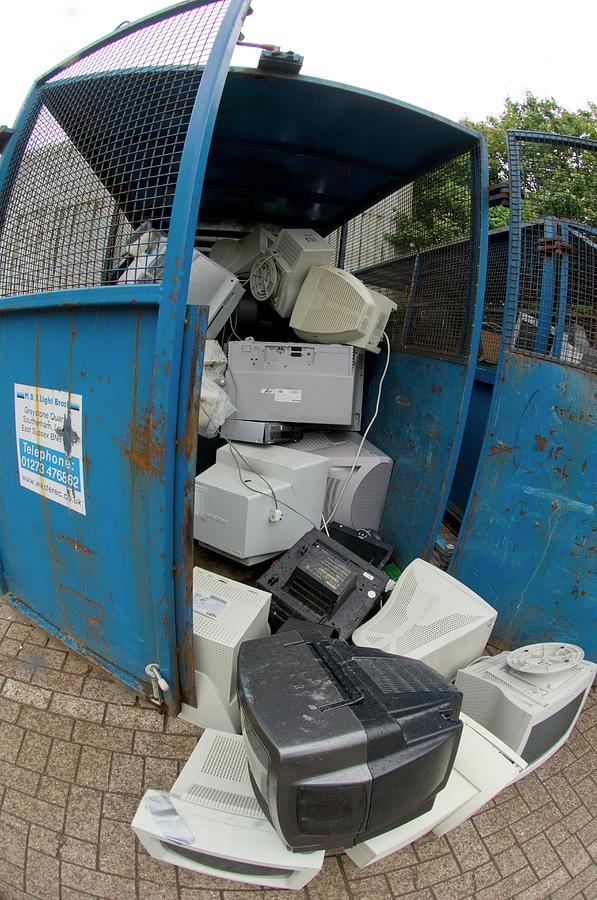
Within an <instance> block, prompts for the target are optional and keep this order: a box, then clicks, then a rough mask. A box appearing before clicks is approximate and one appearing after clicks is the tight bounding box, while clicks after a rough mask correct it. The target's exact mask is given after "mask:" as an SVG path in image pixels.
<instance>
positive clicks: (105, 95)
mask: <svg viewBox="0 0 597 900" xmlns="http://www.w3.org/2000/svg"><path fill="white" fill-rule="evenodd" d="M227 6H228V0H214V2H210V3H203V4H201V5H197V6H195V7H192V8H188V7H185V8H184V9H182V10H181V11H179V12H174V13H172V14H170V15H169V16H168V17H167V18H165V19H161V20H159V21H154V22H150V23H148V24H146V25H143V26H141V27H138V28H137V30H135V31H133V32H132V33H125V34H123V35H122V36H121V37H116V38H115V39H114V40H111V41H110V42H109V43H106V44H104V45H102V46H100V47H98V48H97V49H95V50H92V51H90V52H89V53H88V54H87V55H85V56H84V57H82V58H80V59H77V60H76V61H74V62H73V63H72V64H71V65H69V66H66V67H65V68H64V69H63V70H61V71H58V72H57V73H55V74H53V75H51V76H50V77H49V78H48V79H47V80H46V81H45V82H44V83H42V84H40V85H39V86H38V88H37V90H36V93H35V95H34V101H35V102H34V103H33V104H32V106H31V112H30V115H29V120H28V121H27V122H26V123H25V125H24V128H23V130H22V132H21V134H22V135H23V137H21V138H20V147H19V146H18V143H17V148H16V152H15V155H14V157H13V160H12V165H11V170H10V171H9V173H8V177H7V180H6V182H5V185H4V191H3V195H2V198H1V199H0V296H4V297H6V296H11V295H14V294H27V293H36V292H40V291H52V290H58V289H64V288H82V287H92V286H96V285H100V284H110V283H115V282H117V281H118V278H119V277H120V275H121V274H122V271H123V270H124V268H125V267H126V263H127V262H130V260H131V257H130V256H129V257H128V258H127V244H128V241H129V239H130V237H131V234H132V232H133V231H134V229H137V228H138V227H139V226H142V225H143V223H151V227H152V228H153V229H154V230H155V231H154V232H153V236H154V237H155V236H156V232H159V233H160V234H163V236H164V238H165V237H166V236H167V233H168V229H169V224H170V215H171V208H172V202H173V197H174V190H175V187H176V180H177V176H178V169H179V165H180V159H181V155H182V150H183V146H184V141H185V137H186V133H187V129H188V124H189V119H190V116H191V112H192V109H193V104H194V101H195V97H196V94H197V90H198V87H199V82H200V79H201V71H202V68H203V66H204V65H205V63H206V61H207V59H208V57H209V53H210V51H211V48H212V46H213V42H214V40H215V37H216V34H217V32H218V29H219V26H220V24H221V22H222V19H223V17H224V15H225V13H226V9H227ZM15 140H16V141H17V142H19V138H18V136H17V138H16V139H15ZM147 227H148V228H149V226H147ZM164 246H165V241H163V242H162V244H161V249H162V250H163V248H164ZM160 271H161V270H160V269H159V267H158V268H156V269H155V274H154V275H153V276H152V278H151V279H145V280H158V278H159V277H160Z"/></svg>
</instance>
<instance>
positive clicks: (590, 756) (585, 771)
mask: <svg viewBox="0 0 597 900" xmlns="http://www.w3.org/2000/svg"><path fill="white" fill-rule="evenodd" d="M2 690H4V688H3V689H2ZM596 770H597V752H596V751H595V750H590V751H589V752H588V753H585V755H584V756H581V757H580V759H577V760H576V761H575V762H573V763H572V764H571V765H569V766H566V768H565V769H564V775H565V776H566V778H567V779H568V781H569V782H570V784H571V785H575V784H576V783H577V782H579V781H582V780H583V778H586V776H587V775H592V774H593V773H594V772H595V771H596Z"/></svg>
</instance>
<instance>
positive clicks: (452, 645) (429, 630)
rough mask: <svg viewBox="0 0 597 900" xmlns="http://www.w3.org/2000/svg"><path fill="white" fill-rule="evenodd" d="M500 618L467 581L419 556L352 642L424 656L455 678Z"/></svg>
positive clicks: (439, 669) (406, 654) (472, 657)
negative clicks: (460, 579) (465, 582)
mask: <svg viewBox="0 0 597 900" xmlns="http://www.w3.org/2000/svg"><path fill="white" fill-rule="evenodd" d="M496 618H497V611H496V610H495V609H494V608H493V607H492V606H490V605H489V603H486V602H485V600H483V599H482V598H481V597H479V595H478V594H475V592H474V591H471V589H470V588H468V587H466V585H464V584H462V583H461V582H460V581H457V580H456V579H455V578H453V577H452V576H451V575H448V573H447V572H443V571H442V570H441V569H438V568H436V567H435V566H432V565H431V563H428V562H425V560H423V559H415V560H413V561H412V562H411V563H410V564H409V565H408V566H407V567H406V569H405V570H404V572H403V573H402V575H401V576H400V578H399V579H398V581H397V582H396V586H395V587H394V589H393V590H392V593H391V594H390V596H389V598H388V599H387V600H386V602H385V604H384V606H383V607H382V609H381V610H380V611H379V612H378V613H377V615H376V616H374V617H373V618H372V619H370V620H369V621H368V622H366V623H365V624H364V625H361V626H360V628H357V629H356V631H355V632H354V633H353V635H352V642H353V644H356V645H357V646H358V647H377V648H378V649H380V650H385V651H386V653H395V654H397V655H399V656H409V657H411V658H412V659H420V660H421V661H422V662H424V663H427V665H428V666H431V668H432V669H435V670H436V672H439V673H440V674H441V675H443V676H444V677H445V678H447V679H448V680H451V679H453V678H454V676H455V675H456V672H457V671H458V669H459V668H461V667H462V666H465V665H467V664H468V663H469V662H471V661H472V660H473V659H475V658H476V657H477V656H480V654H481V653H482V652H483V650H484V649H485V645H486V644H487V641H488V639H489V635H490V634H491V629H492V628H493V625H494V622H495V620H496ZM465 711H466V710H465ZM473 718H475V717H474V716H473Z"/></svg>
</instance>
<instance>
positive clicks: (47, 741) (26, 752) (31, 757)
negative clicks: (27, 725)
mask: <svg viewBox="0 0 597 900" xmlns="http://www.w3.org/2000/svg"><path fill="white" fill-rule="evenodd" d="M51 746H52V740H51V738H49V737H48V736H47V735H45V734H39V733H38V732H37V731H28V732H27V733H26V734H25V737H24V738H23V743H22V744H21V749H20V750H19V755H18V757H17V765H19V766H23V767H24V768H26V769H35V771H36V772H43V770H44V769H45V767H46V762H47V760H48V754H49V752H50V747H51Z"/></svg>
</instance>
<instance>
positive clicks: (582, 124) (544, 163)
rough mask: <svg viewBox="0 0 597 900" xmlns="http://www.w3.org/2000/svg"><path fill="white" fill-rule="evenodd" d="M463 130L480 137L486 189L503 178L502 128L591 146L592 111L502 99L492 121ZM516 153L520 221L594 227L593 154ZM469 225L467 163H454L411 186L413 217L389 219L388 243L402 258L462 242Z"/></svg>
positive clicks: (541, 146) (596, 163) (596, 185)
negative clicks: (412, 252)
mask: <svg viewBox="0 0 597 900" xmlns="http://www.w3.org/2000/svg"><path fill="white" fill-rule="evenodd" d="M462 124H463V125H466V126H468V127H469V128H473V129H475V130H476V131H480V132H482V133H483V134H484V135H485V137H486V139H487V146H488V155H489V182H490V184H493V183H497V182H500V181H507V180H508V177H509V172H508V150H507V144H506V132H507V130H508V129H518V130H524V131H539V132H547V133H552V134H554V133H555V134H564V135H569V136H573V137H581V138H589V139H591V140H597V105H596V104H595V103H588V105H587V107H586V108H584V109H579V110H576V111H571V110H567V109H565V108H564V107H562V106H560V105H559V104H558V103H557V102H556V101H555V100H554V99H553V98H547V99H540V98H538V97H535V96H534V95H533V94H531V93H527V94H526V96H525V98H524V100H522V101H521V102H516V101H514V100H512V99H511V98H507V99H506V101H505V105H504V109H503V111H502V113H501V114H500V115H499V116H489V117H488V118H487V119H485V120H484V121H482V122H473V121H471V120H468V119H465V120H463V122H462ZM519 150H520V161H521V189H522V202H523V208H522V212H523V219H525V220H529V219H535V218H541V217H543V216H557V217H560V218H567V219H573V220H574V221H577V222H581V223H583V224H586V225H592V226H597V153H595V152H591V151H584V150H579V149H574V148H570V147H556V146H553V145H550V144H545V143H536V142H525V143H524V144H522V145H519ZM469 222H470V176H469V163H468V158H467V157H461V158H460V159H458V160H453V161H452V162H451V163H449V164H448V165H446V166H443V167H441V168H440V169H438V170H436V171H435V172H432V173H430V174H429V175H426V176H424V177H423V178H421V179H419V180H418V181H417V182H416V183H415V185H414V186H413V199H412V210H411V211H409V212H408V213H405V212H400V213H397V214H396V218H395V224H396V230H395V232H394V233H393V234H392V235H388V240H389V241H391V243H392V244H394V245H395V246H396V247H397V248H399V249H400V250H402V251H406V250H408V249H411V250H417V251H418V250H422V249H424V248H425V247H431V246H434V245H436V244H439V243H444V242H447V241H450V240H455V239H457V238H459V237H464V236H466V235H467V234H468V233H469ZM508 222H509V210H508V209H507V208H505V207H494V208H492V209H490V211H489V227H490V228H498V227H500V226H504V225H508Z"/></svg>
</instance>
